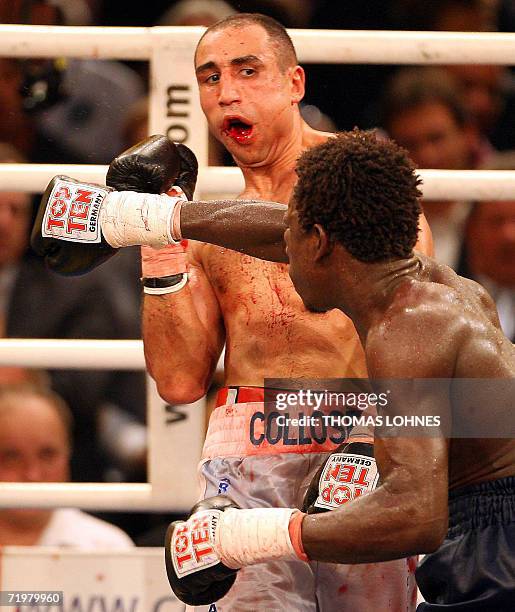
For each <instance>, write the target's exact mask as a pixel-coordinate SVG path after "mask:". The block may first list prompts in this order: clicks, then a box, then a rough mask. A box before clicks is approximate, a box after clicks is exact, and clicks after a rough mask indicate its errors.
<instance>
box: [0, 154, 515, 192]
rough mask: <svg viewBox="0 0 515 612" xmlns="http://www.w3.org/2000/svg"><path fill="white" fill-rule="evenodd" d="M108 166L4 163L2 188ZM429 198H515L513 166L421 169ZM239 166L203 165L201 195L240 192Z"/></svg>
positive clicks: (36, 184) (87, 177)
mask: <svg viewBox="0 0 515 612" xmlns="http://www.w3.org/2000/svg"><path fill="white" fill-rule="evenodd" d="M106 173H107V166H95V165H79V164H77V165H73V164H1V163H0V191H24V192H25V191H30V192H32V193H41V192H43V191H44V189H45V187H46V185H47V183H48V182H49V181H50V179H51V178H52V177H54V176H55V175H57V174H65V175H67V176H71V177H73V178H75V179H78V180H82V181H86V182H92V183H101V184H105V176H106ZM419 174H420V176H421V177H422V180H423V185H422V191H423V194H424V198H425V199H426V200H445V199H448V200H452V199H456V200H457V199H467V200H490V201H493V200H515V171H513V170H419ZM243 185H244V184H243V177H242V175H241V172H240V171H239V169H238V168H229V167H223V166H212V167H205V168H200V170H199V180H198V184H197V197H199V198H200V197H201V195H202V194H203V193H207V194H210V195H212V196H214V195H216V194H224V195H227V194H231V193H232V194H237V193H240V192H241V191H242V189H243Z"/></svg>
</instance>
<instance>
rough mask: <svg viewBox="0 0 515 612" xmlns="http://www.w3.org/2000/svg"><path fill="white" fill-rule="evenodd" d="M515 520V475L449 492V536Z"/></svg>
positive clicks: (506, 523)
mask: <svg viewBox="0 0 515 612" xmlns="http://www.w3.org/2000/svg"><path fill="white" fill-rule="evenodd" d="M513 522H515V476H507V477H505V478H499V479H497V480H489V481H486V482H480V483H478V484H473V485H467V486H465V487H460V488H458V489H453V490H452V491H450V492H449V531H448V534H447V537H449V538H453V537H457V536H460V535H462V534H464V533H465V532H467V531H470V530H472V529H481V528H483V527H489V526H493V525H508V524H509V523H513Z"/></svg>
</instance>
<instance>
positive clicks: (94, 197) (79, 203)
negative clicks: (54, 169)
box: [41, 179, 110, 243]
mask: <svg viewBox="0 0 515 612" xmlns="http://www.w3.org/2000/svg"><path fill="white" fill-rule="evenodd" d="M87 187H88V188H87V189H85V188H84V185H81V184H79V183H74V182H71V181H66V180H62V179H57V180H56V181H55V183H54V187H53V189H52V193H51V194H50V198H49V202H50V205H49V206H48V207H47V209H46V211H45V216H44V218H43V227H42V232H41V233H42V235H43V236H44V237H46V238H60V239H61V240H69V241H71V242H93V243H95V242H100V241H101V239H102V236H101V233H100V222H99V211H100V206H101V204H102V202H103V201H104V198H105V197H106V196H107V194H108V193H109V191H110V190H108V189H104V188H102V187H100V186H96V185H88V186H87Z"/></svg>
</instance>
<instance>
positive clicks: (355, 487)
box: [315, 453, 379, 510]
mask: <svg viewBox="0 0 515 612" xmlns="http://www.w3.org/2000/svg"><path fill="white" fill-rule="evenodd" d="M378 480H379V473H378V471H377V466H376V461H375V459H374V457H368V456H365V455H354V454H347V453H334V454H333V455H331V459H330V461H328V462H327V463H326V465H325V466H324V470H323V472H322V475H321V477H320V481H319V496H318V498H317V500H316V501H315V506H316V507H317V508H325V509H327V510H334V509H336V508H339V507H340V506H342V505H343V504H345V503H347V502H349V501H352V500H353V499H356V498H357V497H360V496H361V495H364V494H365V493H370V492H371V491H373V490H374V489H375V488H376V486H377V481H378Z"/></svg>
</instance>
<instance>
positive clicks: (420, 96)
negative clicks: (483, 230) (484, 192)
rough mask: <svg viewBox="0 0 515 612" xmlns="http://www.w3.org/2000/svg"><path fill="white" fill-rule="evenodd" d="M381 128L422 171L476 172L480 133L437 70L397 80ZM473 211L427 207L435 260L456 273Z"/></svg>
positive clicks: (448, 205)
mask: <svg viewBox="0 0 515 612" xmlns="http://www.w3.org/2000/svg"><path fill="white" fill-rule="evenodd" d="M381 126H382V127H383V128H384V129H385V130H386V132H387V134H388V135H389V136H390V137H391V138H393V139H394V140H395V141H396V142H397V143H398V144H400V145H401V146H402V147H404V148H405V149H407V150H408V152H409V154H410V157H411V158H412V159H413V161H414V162H415V164H416V165H417V166H418V167H419V168H437V169H446V170H466V169H471V168H474V167H476V164H477V161H476V160H477V156H478V137H477V131H476V130H475V128H474V125H473V124H472V123H471V122H470V120H469V119H468V116H467V113H466V111H465V108H464V105H463V101H462V99H461V97H460V95H459V91H458V90H457V88H456V87H455V84H454V83H453V81H452V79H451V78H450V77H449V76H448V75H447V73H446V72H444V71H442V70H440V69H438V68H407V69H403V70H401V71H400V72H398V73H397V74H396V75H395V76H394V77H393V79H392V80H391V81H390V83H389V84H388V87H387V88H386V90H385V92H384V95H383V100H382V105H381ZM468 208H469V205H468V204H467V203H465V202H450V201H442V202H434V201H431V202H428V203H427V205H426V206H425V207H424V212H425V214H426V216H427V220H428V222H429V225H430V227H431V230H432V232H433V240H434V245H435V257H436V259H438V260H439V261H441V262H442V263H445V264H446V265H448V266H451V267H454V268H455V267H456V266H457V263H458V256H459V249H460V244H461V240H462V231H463V223H464V221H465V217H466V215H467V212H468Z"/></svg>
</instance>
